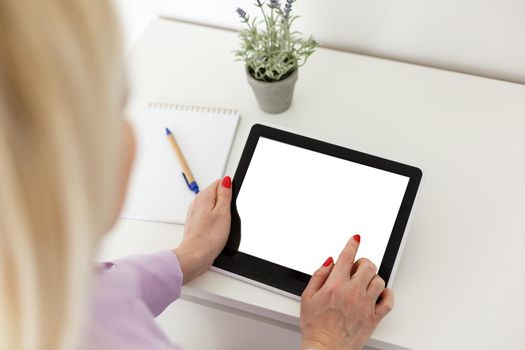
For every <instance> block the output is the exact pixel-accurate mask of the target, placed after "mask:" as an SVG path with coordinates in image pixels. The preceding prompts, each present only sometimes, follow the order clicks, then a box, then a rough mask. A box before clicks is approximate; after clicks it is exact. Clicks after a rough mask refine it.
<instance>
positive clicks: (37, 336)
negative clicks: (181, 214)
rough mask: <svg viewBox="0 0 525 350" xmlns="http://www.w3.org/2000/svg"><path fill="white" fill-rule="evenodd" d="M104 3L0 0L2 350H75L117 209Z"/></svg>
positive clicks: (111, 63) (116, 110) (116, 130)
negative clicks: (101, 242) (99, 254)
mask: <svg viewBox="0 0 525 350" xmlns="http://www.w3.org/2000/svg"><path fill="white" fill-rule="evenodd" d="M120 52H121V49H120V38H119V35H118V30H117V28H116V22H115V20H114V14H113V12H112V9H111V2H110V1H109V0H0V181H1V182H0V286H1V287H0V349H9V350H18V349H20V350H33V349H34V350H37V349H38V350H45V349H53V350H55V349H73V348H77V347H78V346H79V343H78V338H79V334H80V329H81V322H80V320H81V319H82V318H83V312H82V310H83V309H84V305H83V304H85V303H84V298H85V294H86V289H87V282H88V281H89V276H90V275H91V273H92V269H93V266H92V259H93V256H94V249H95V246H96V241H97V239H98V238H99V237H98V236H100V234H101V233H102V232H103V231H104V230H105V229H107V228H108V225H109V222H110V220H111V216H112V215H113V213H114V206H115V205H116V204H115V203H114V202H115V200H114V197H115V195H114V188H115V184H116V181H117V172H118V166H117V165H118V158H117V157H118V144H119V142H120V138H121V129H122V124H121V123H122V121H121V120H120V118H119V117H120V114H121V113H122V103H123V94H124V91H123V87H124V84H123V81H124V79H123V72H122V68H123V67H122V60H121V54H120Z"/></svg>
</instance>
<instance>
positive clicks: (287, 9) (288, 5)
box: [284, 0, 294, 17]
mask: <svg viewBox="0 0 525 350" xmlns="http://www.w3.org/2000/svg"><path fill="white" fill-rule="evenodd" d="M293 2H294V0H286V4H285V5H284V15H285V17H288V16H289V15H290V12H291V11H292V3H293Z"/></svg>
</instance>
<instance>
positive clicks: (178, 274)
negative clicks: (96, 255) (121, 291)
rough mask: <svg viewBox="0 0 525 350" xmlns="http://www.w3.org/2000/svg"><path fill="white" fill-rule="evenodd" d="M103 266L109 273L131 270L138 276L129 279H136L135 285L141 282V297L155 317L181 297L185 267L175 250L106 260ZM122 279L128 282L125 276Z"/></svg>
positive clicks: (139, 286)
mask: <svg viewBox="0 0 525 350" xmlns="http://www.w3.org/2000/svg"><path fill="white" fill-rule="evenodd" d="M103 268H104V269H105V270H106V273H107V274H109V275H113V274H119V273H120V272H121V271H126V273H128V271H131V272H132V273H133V274H134V275H135V276H136V279H135V280H130V281H129V283H133V285H134V286H135V285H136V284H138V289H139V293H140V298H141V299H142V300H143V302H144V303H145V304H146V306H147V307H148V308H149V309H150V311H151V313H152V314H153V315H154V316H155V317H157V316H158V315H159V314H160V313H161V312H162V311H164V309H166V307H168V305H170V304H171V303H172V302H174V301H175V300H177V299H178V298H179V297H180V293H181V289H182V270H181V268H180V263H179V259H178V258H177V256H176V255H175V253H173V251H171V250H166V251H162V252H158V253H154V254H148V255H135V256H129V257H126V258H123V259H119V260H116V261H113V262H110V263H104V264H103ZM122 281H124V283H125V282H126V280H125V279H122ZM122 287H123V288H125V287H126V286H122ZM129 287H132V288H134V287H133V286H129Z"/></svg>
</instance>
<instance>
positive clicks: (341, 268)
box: [330, 235, 361, 280]
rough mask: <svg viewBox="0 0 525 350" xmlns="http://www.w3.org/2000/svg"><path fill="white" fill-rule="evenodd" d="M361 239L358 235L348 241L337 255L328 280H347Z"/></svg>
mask: <svg viewBox="0 0 525 350" xmlns="http://www.w3.org/2000/svg"><path fill="white" fill-rule="evenodd" d="M360 240H361V237H360V236H359V235H354V236H353V237H352V238H350V239H349V240H348V242H347V243H346V246H345V248H344V249H343V251H342V252H341V254H339V258H338V259H337V262H336V263H335V266H334V270H333V271H332V273H331V274H330V279H345V280H347V279H349V277H350V271H351V270H352V265H353V264H354V259H355V255H356V253H357V248H359V241H360Z"/></svg>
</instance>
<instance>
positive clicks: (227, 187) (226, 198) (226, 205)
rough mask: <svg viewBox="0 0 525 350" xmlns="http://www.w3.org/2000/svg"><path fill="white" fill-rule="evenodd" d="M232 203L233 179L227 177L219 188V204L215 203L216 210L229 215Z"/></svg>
mask: <svg viewBox="0 0 525 350" xmlns="http://www.w3.org/2000/svg"><path fill="white" fill-rule="evenodd" d="M231 202H232V179H231V177H229V176H225V177H224V178H223V179H222V181H221V184H220V185H219V186H217V202H216V203H215V209H214V210H220V211H221V212H225V213H229V212H230V205H231Z"/></svg>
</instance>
